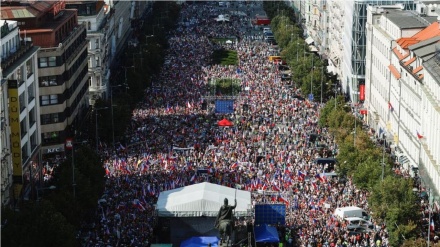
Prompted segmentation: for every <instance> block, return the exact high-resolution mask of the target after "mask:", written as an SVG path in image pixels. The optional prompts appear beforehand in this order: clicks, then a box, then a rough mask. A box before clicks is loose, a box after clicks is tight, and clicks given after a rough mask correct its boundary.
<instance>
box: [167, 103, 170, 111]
mask: <svg viewBox="0 0 440 247" xmlns="http://www.w3.org/2000/svg"><path fill="white" fill-rule="evenodd" d="M170 111H171V107H170V104H169V103H167V109H166V112H170Z"/></svg>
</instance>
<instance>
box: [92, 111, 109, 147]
mask: <svg viewBox="0 0 440 247" xmlns="http://www.w3.org/2000/svg"><path fill="white" fill-rule="evenodd" d="M105 109H108V107H100V108H95V125H96V126H95V127H96V137H95V138H96V153H98V146H99V137H98V111H99V110H105Z"/></svg>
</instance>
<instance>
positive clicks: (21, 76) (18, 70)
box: [17, 66, 23, 84]
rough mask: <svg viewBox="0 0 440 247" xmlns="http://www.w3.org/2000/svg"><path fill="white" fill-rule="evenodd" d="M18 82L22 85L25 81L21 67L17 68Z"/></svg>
mask: <svg viewBox="0 0 440 247" xmlns="http://www.w3.org/2000/svg"><path fill="white" fill-rule="evenodd" d="M17 81H18V83H20V84H21V82H22V81H23V70H22V68H21V66H19V67H18V68H17Z"/></svg>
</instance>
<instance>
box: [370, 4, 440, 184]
mask: <svg viewBox="0 0 440 247" xmlns="http://www.w3.org/2000/svg"><path fill="white" fill-rule="evenodd" d="M436 19H437V18H436V17H429V16H420V15H419V14H417V13H415V12H410V11H405V10H402V8H399V7H398V8H394V9H393V8H391V7H388V8H385V7H374V6H369V7H368V21H367V44H366V45H367V49H366V51H367V54H366V74H365V79H366V82H365V84H366V85H365V88H366V95H365V102H364V105H365V107H366V108H367V110H368V117H367V121H368V124H369V125H370V126H372V127H373V128H374V129H375V130H376V131H377V133H378V135H379V138H384V139H386V140H387V141H388V142H389V143H392V144H393V145H392V146H393V147H394V148H395V150H396V154H397V159H398V162H400V163H401V164H402V165H403V168H405V170H406V171H408V172H409V173H410V175H412V176H415V175H416V174H417V175H418V172H419V170H420V175H424V176H425V177H428V178H430V180H431V181H432V182H433V187H434V188H435V189H436V190H437V192H439V191H440V173H439V172H438V170H437V166H438V165H439V163H438V161H439V159H440V149H439V148H438V147H439V145H438V144H439V143H438V140H437V139H438V138H439V135H440V131H439V130H440V124H439V122H438V120H439V117H440V115H439V111H440V84H438V80H439V79H438V75H440V69H439V66H438V63H439V62H440V60H438V59H439V58H440V55H439V47H438V43H439V41H440V29H439V27H440V26H439V23H438V22H437V21H436Z"/></svg>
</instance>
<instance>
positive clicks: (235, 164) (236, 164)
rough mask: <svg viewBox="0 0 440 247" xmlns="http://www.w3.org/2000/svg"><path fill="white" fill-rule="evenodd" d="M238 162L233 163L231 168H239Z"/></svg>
mask: <svg viewBox="0 0 440 247" xmlns="http://www.w3.org/2000/svg"><path fill="white" fill-rule="evenodd" d="M237 166H238V163H237V162H235V163H234V164H232V165H231V167H230V168H229V169H230V170H234V169H235V168H237Z"/></svg>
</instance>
